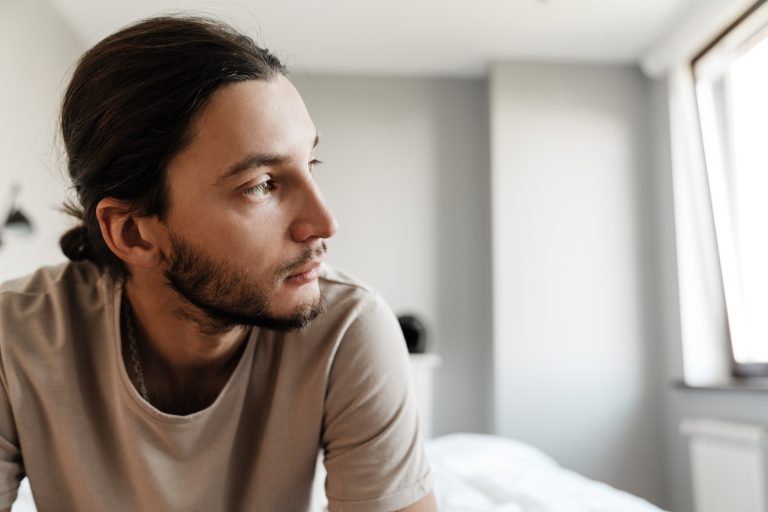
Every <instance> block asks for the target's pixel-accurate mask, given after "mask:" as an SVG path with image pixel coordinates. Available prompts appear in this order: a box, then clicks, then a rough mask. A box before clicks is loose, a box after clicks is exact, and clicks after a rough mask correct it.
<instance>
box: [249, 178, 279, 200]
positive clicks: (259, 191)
mask: <svg viewBox="0 0 768 512" xmlns="http://www.w3.org/2000/svg"><path fill="white" fill-rule="evenodd" d="M273 189H274V183H273V182H272V180H267V181H262V182H261V183H259V184H258V185H256V186H255V187H251V188H249V189H247V190H244V191H243V194H245V195H249V196H253V197H256V198H261V197H265V196H267V195H268V194H269V193H270V192H271V191H272V190H273Z"/></svg>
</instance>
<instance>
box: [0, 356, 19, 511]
mask: <svg viewBox="0 0 768 512" xmlns="http://www.w3.org/2000/svg"><path fill="white" fill-rule="evenodd" d="M0 348H2V347H0ZM7 390H8V387H7V382H6V378H5V371H4V369H3V359H2V354H0V510H2V509H5V508H8V507H10V506H11V504H13V502H14V501H16V494H17V493H18V490H19V483H20V482H21V479H22V478H24V465H23V463H22V458H21V449H20V448H19V437H18V435H17V433H16V423H15V421H14V418H13V411H12V410H11V403H10V400H9V399H8V392H7Z"/></svg>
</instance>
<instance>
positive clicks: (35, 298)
mask: <svg viewBox="0 0 768 512" xmlns="http://www.w3.org/2000/svg"><path fill="white" fill-rule="evenodd" d="M107 278H108V277H107V276H106V275H104V274H102V273H101V272H100V271H99V269H98V268H97V267H96V266H95V265H93V264H92V263H89V262H67V263H61V264H58V265H52V266H46V267H41V268H39V269H37V270H36V271H34V272H33V273H31V274H29V275H26V276H22V277H18V278H15V279H12V280H10V281H6V282H4V283H2V284H0V335H2V336H0V338H6V337H8V336H9V335H10V333H12V332H13V333H16V335H17V336H16V337H18V336H22V337H28V336H27V335H26V334H24V333H27V331H29V332H32V331H34V332H35V333H38V334H43V333H45V334H46V335H48V336H52V335H54V334H56V333H55V332H54V331H55V330H56V329H57V328H59V327H62V326H64V325H69V324H71V323H72V322H74V321H75V320H77V321H84V319H85V317H86V316H87V315H86V314H85V313H86V311H98V310H99V309H100V306H101V305H102V303H103V302H104V297H105V294H104V286H103V285H104V284H105V283H106V279H107ZM81 313H82V314H81ZM41 319H46V321H45V322H41V321H40V320H41ZM57 319H61V321H57Z"/></svg>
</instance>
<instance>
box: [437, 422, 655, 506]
mask: <svg viewBox="0 0 768 512" xmlns="http://www.w3.org/2000/svg"><path fill="white" fill-rule="evenodd" d="M427 454H428V456H429V459H430V462H431V464H432V471H433V476H434V482H435V494H436V496H437V500H438V506H439V510H440V511H441V512H660V511H661V509H659V508H658V507H656V506H654V505H652V504H650V503H649V502H647V501H645V500H643V499H640V498H638V497H636V496H633V495H631V494H629V493H626V492H623V491H619V490H617V489H615V488H613V487H611V486H609V485H606V484H603V483H600V482H596V481H594V480H590V479H588V478H586V477H584V476H582V475H580V474H578V473H575V472H573V471H569V470H566V469H563V468H562V467H560V466H559V465H558V464H557V462H555V461H554V460H553V459H552V458H550V457H548V456H547V455H545V454H544V453H542V452H541V451H539V450H537V449H535V448H533V447H532V446H530V445H527V444H525V443H522V442H519V441H515V440H512V439H505V438H501V437H495V436H489V435H482V434H452V435H448V436H443V437H439V438H436V439H432V440H429V441H428V442H427Z"/></svg>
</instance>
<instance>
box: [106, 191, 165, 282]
mask: <svg viewBox="0 0 768 512" xmlns="http://www.w3.org/2000/svg"><path fill="white" fill-rule="evenodd" d="M96 219H97V220H98V221H99V227H100V228H101V236H102V237H103V238H104V242H106V244H107V247H109V249H110V250H111V251H112V252H113V253H114V254H115V256H117V257H118V258H120V259H121V260H123V261H124V262H125V263H126V264H129V265H132V266H136V267H143V268H153V267H157V266H158V265H159V264H160V263H161V262H162V261H163V259H164V257H163V251H162V247H161V246H160V243H161V242H160V241H161V239H162V238H161V236H160V229H161V227H160V225H159V223H158V222H157V220H155V219H154V218H150V217H140V216H138V215H136V214H135V212H134V211H133V210H132V209H131V208H130V205H129V204H128V203H126V202H125V201H121V200H119V199H115V198H114V197H105V198H104V199H102V200H101V201H99V204H98V205H96Z"/></svg>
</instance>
